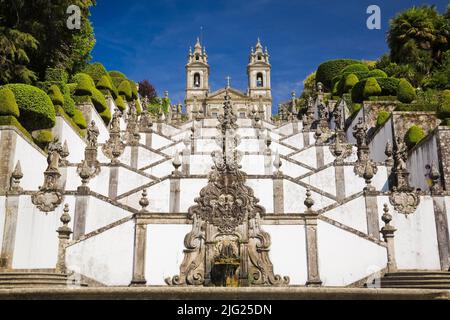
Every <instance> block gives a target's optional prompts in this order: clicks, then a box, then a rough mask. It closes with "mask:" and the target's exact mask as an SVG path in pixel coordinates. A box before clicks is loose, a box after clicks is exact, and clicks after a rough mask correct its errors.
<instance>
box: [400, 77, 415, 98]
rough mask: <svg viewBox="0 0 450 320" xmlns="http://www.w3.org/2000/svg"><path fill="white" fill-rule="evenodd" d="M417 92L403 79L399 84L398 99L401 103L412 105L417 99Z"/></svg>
mask: <svg viewBox="0 0 450 320" xmlns="http://www.w3.org/2000/svg"><path fill="white" fill-rule="evenodd" d="M416 97H417V95H416V90H415V89H414V88H413V86H412V85H411V83H409V82H408V80H406V79H401V80H400V82H399V84H398V91H397V98H398V100H399V101H400V102H403V103H411V102H413V101H414V100H415V99H416Z"/></svg>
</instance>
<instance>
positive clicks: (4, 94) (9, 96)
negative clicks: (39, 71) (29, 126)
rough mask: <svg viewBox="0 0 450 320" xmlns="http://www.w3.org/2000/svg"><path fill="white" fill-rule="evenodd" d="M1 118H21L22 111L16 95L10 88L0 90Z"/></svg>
mask: <svg viewBox="0 0 450 320" xmlns="http://www.w3.org/2000/svg"><path fill="white" fill-rule="evenodd" d="M0 116H14V117H16V118H19V116H20V111H19V106H18V105H17V102H16V98H15V97H14V93H13V92H12V91H11V89H9V88H0Z"/></svg>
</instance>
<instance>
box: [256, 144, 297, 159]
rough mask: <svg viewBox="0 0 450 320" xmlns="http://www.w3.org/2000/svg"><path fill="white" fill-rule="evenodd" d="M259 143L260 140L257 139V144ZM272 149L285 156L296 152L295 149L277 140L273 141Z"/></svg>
mask: <svg viewBox="0 0 450 320" xmlns="http://www.w3.org/2000/svg"><path fill="white" fill-rule="evenodd" d="M256 144H258V142H256V141H255V145H256ZM270 150H272V152H277V151H278V153H279V154H281V155H283V156H287V155H288V154H291V153H293V152H295V150H294V149H291V148H288V147H285V146H283V145H281V144H279V143H277V142H276V141H273V142H272V144H271V145H270Z"/></svg>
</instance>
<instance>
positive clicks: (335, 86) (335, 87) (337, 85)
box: [331, 80, 341, 96]
mask: <svg viewBox="0 0 450 320" xmlns="http://www.w3.org/2000/svg"><path fill="white" fill-rule="evenodd" d="M340 87H341V80H338V81H336V82H333V87H332V89H331V94H332V95H333V96H339V88H340Z"/></svg>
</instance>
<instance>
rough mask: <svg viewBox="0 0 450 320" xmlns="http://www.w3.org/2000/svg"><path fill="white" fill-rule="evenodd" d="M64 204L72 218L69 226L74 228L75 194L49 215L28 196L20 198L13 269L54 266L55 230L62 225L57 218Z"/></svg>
mask: <svg viewBox="0 0 450 320" xmlns="http://www.w3.org/2000/svg"><path fill="white" fill-rule="evenodd" d="M65 203H67V204H69V208H70V211H69V214H70V216H71V217H72V220H71V222H70V224H69V226H70V227H71V228H73V216H74V210H75V197H73V196H66V197H65V199H64V201H63V204H61V205H60V206H59V207H58V208H57V209H56V210H55V211H54V212H50V213H48V214H46V213H44V212H41V211H39V209H37V208H36V207H35V206H34V205H33V204H32V203H31V196H21V197H20V201H19V215H18V218H17V231H16V241H15V246H14V257H13V268H15V269H43V268H55V266H56V260H57V255H58V234H57V232H56V230H57V229H58V228H59V227H60V226H61V225H62V224H61V221H60V220H59V219H60V217H61V215H62V213H63V209H64V204H65Z"/></svg>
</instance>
